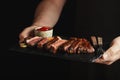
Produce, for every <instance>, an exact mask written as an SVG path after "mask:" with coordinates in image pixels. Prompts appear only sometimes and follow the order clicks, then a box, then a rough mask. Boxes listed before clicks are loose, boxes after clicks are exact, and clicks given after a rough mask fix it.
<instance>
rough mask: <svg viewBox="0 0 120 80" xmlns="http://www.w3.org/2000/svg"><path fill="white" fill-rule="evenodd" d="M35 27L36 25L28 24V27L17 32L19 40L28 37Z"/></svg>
mask: <svg viewBox="0 0 120 80" xmlns="http://www.w3.org/2000/svg"><path fill="white" fill-rule="evenodd" d="M35 27H36V26H29V27H27V28H25V29H24V30H23V31H22V32H21V33H20V34H19V42H23V41H24V39H25V38H27V37H29V36H30V35H31V34H32V32H33V30H34V28H35Z"/></svg>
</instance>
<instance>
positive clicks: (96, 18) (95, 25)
mask: <svg viewBox="0 0 120 80" xmlns="http://www.w3.org/2000/svg"><path fill="white" fill-rule="evenodd" d="M75 1H76V5H77V6H76V7H77V8H76V16H77V17H76V21H75V27H76V29H75V30H76V34H77V35H79V33H83V34H84V32H85V33H86V32H87V31H88V32H91V31H92V32H93V31H96V32H100V33H101V31H102V29H104V30H105V29H107V30H109V28H110V27H112V28H114V26H109V25H115V26H118V25H119V21H118V22H115V21H114V20H115V19H116V18H114V17H116V15H118V14H117V10H114V9H117V7H114V6H113V7H111V8H110V7H108V6H111V5H110V4H112V3H113V2H112V0H111V1H109V2H110V4H109V2H105V1H104V0H103V1H100V2H101V4H103V5H101V4H99V5H98V3H99V1H94V0H92V1H89V0H88V1H83V0H75ZM106 1H107V0H106ZM65 3H66V0H42V1H41V2H40V3H39V5H38V7H37V9H36V12H35V17H34V21H33V24H32V25H31V26H29V27H27V28H25V29H24V30H23V31H22V32H21V33H20V36H19V38H20V42H21V41H23V40H24V38H25V37H27V36H29V34H30V32H31V31H32V30H33V29H34V28H36V27H40V26H50V27H54V26H55V25H56V23H57V21H58V19H59V17H60V14H61V12H62V9H63V7H64V4H65ZM116 3H117V2H116ZM105 4H106V5H105ZM107 5H108V6H107ZM99 6H100V7H99ZM107 8H108V9H107ZM103 9H104V10H103ZM109 9H110V10H109ZM103 11H104V12H105V13H104V12H103ZM109 12H110V13H109ZM114 12H115V13H114ZM107 13H109V14H107ZM113 15H114V16H113ZM110 16H112V18H110ZM102 19H103V20H102ZM113 19H114V20H113ZM117 20H119V19H117ZM109 23H111V24H109ZM112 23H113V24H112ZM116 24H118V25H116ZM102 26H103V27H104V28H101V27H102ZM80 27H81V28H80ZM80 30H81V31H82V32H81V31H80ZM104 30H103V32H102V33H101V34H103V33H104V32H105V33H104V34H103V35H105V34H106V35H107V36H109V35H112V34H114V32H113V33H112V32H109V31H104ZM96 32H95V33H96ZM107 32H108V33H107ZM109 33H111V34H109ZM116 33H118V32H116ZM119 34H120V33H119ZM119 59H120V36H119V35H118V34H117V36H115V38H114V39H113V40H112V42H111V46H110V47H109V49H108V50H106V51H105V52H104V54H103V56H102V57H101V58H99V59H97V60H96V61H95V62H96V63H101V64H107V65H110V64H112V63H114V62H115V61H117V60H119Z"/></svg>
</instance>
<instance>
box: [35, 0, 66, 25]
mask: <svg viewBox="0 0 120 80" xmlns="http://www.w3.org/2000/svg"><path fill="white" fill-rule="evenodd" d="M64 3H65V0H43V1H42V2H41V3H39V5H38V7H37V9H36V12H35V17H34V22H33V25H37V26H43V25H45V26H50V27H53V26H54V25H55V24H56V22H57V21H58V18H59V16H60V13H61V11H62V8H63V6H64Z"/></svg>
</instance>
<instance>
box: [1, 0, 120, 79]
mask: <svg viewBox="0 0 120 80" xmlns="http://www.w3.org/2000/svg"><path fill="white" fill-rule="evenodd" d="M39 2H40V0H4V1H2V3H3V5H2V11H1V13H2V14H1V40H2V41H1V58H0V61H1V70H0V72H1V74H0V75H3V76H33V75H34V76H35V75H37V76H40V75H41V74H42V75H41V76H40V77H42V76H43V75H45V76H46V77H47V76H49V75H51V77H50V78H51V79H52V78H55V77H56V76H57V77H59V78H63V77H65V78H67V79H69V78H70V79H72V78H73V79H75V78H76V79H77V78H84V79H87V80H88V79H92V80H93V79H95V80H96V79H106V80H108V79H109V80H111V79H112V77H114V80H115V78H116V80H119V79H118V77H119V74H120V71H119V67H120V65H119V62H115V63H114V64H113V65H111V66H106V65H100V64H89V63H84V62H74V61H66V60H60V59H53V58H49V57H43V56H37V55H28V54H24V55H23V54H21V53H16V52H10V51H8V49H9V48H10V47H11V45H14V44H15V43H16V42H18V40H19V38H18V36H19V33H20V32H21V31H22V30H23V29H24V28H25V27H26V26H29V25H30V24H31V23H32V20H33V16H34V12H35V8H36V6H37V4H38V3H39ZM72 3H73V2H72V0H68V3H67V4H66V6H65V7H64V9H63V13H62V14H61V17H60V19H59V21H58V23H57V25H56V27H55V30H56V31H55V34H56V35H62V36H63V35H64V36H73V33H71V32H66V29H65V28H64V26H71V25H69V24H68V23H72V19H73V17H70V16H71V15H73V13H74V11H72V12H69V10H71V9H72V7H74V4H72ZM68 5H69V6H68ZM59 26H60V27H59ZM69 29H72V28H71V27H69ZM68 34H69V35H68ZM55 74H56V75H55ZM72 76H73V77H72Z"/></svg>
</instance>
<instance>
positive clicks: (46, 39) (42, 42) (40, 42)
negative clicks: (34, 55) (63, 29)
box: [37, 37, 53, 48]
mask: <svg viewBox="0 0 120 80" xmlns="http://www.w3.org/2000/svg"><path fill="white" fill-rule="evenodd" d="M52 39H53V37H50V38H43V39H42V40H41V41H39V42H38V44H37V47H38V48H43V45H44V44H46V43H47V42H49V41H51V40H52Z"/></svg>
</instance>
